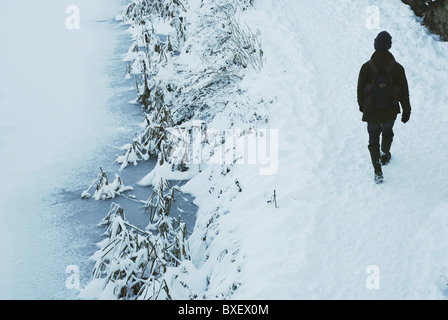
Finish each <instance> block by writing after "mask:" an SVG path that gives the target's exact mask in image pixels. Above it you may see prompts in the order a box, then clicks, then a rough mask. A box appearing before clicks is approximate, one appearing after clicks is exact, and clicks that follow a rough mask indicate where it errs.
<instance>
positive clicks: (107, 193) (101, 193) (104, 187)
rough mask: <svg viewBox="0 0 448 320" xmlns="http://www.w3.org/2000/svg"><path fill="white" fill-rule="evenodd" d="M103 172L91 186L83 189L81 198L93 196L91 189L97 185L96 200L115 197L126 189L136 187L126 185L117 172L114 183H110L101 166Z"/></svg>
mask: <svg viewBox="0 0 448 320" xmlns="http://www.w3.org/2000/svg"><path fill="white" fill-rule="evenodd" d="M100 170H101V173H99V174H98V177H97V178H96V180H95V181H94V182H93V183H92V184H91V185H90V187H89V188H88V189H87V190H85V191H83V192H82V194H81V198H83V199H88V198H90V197H92V196H91V195H90V193H89V191H90V189H92V188H93V187H94V186H95V185H96V190H95V193H94V194H93V198H94V199H95V200H108V199H114V198H115V197H116V196H117V195H122V194H123V193H124V192H126V191H131V190H133V189H134V188H132V187H130V186H126V185H125V184H124V183H123V180H122V179H121V177H120V176H119V175H118V174H115V179H114V181H113V182H112V183H109V179H108V178H107V175H106V173H105V172H104V171H103V169H102V168H100Z"/></svg>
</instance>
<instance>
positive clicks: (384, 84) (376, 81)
mask: <svg viewBox="0 0 448 320" xmlns="http://www.w3.org/2000/svg"><path fill="white" fill-rule="evenodd" d="M395 63H396V62H395V60H392V61H391V62H390V64H389V65H388V67H387V69H386V71H385V72H380V71H379V70H378V67H377V66H376V65H375V63H374V62H373V61H372V60H370V61H369V64H370V66H371V67H372V69H373V72H374V75H373V79H372V82H371V83H368V84H367V85H366V88H365V90H364V93H365V97H366V103H367V106H369V107H373V108H375V109H383V110H384V109H390V108H392V107H393V106H394V105H396V104H397V103H398V97H399V88H398V87H397V86H396V85H394V81H393V77H392V74H391V72H392V69H393V67H394V66H395Z"/></svg>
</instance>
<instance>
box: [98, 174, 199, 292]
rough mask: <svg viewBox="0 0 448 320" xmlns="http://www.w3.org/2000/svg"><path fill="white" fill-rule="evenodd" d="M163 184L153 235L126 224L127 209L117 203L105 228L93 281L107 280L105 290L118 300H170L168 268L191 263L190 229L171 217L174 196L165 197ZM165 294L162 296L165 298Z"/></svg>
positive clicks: (107, 217)
mask: <svg viewBox="0 0 448 320" xmlns="http://www.w3.org/2000/svg"><path fill="white" fill-rule="evenodd" d="M163 186H166V182H164V181H162V182H161V187H159V189H158V190H159V191H161V192H162V194H161V193H160V192H157V191H156V192H155V194H156V197H153V199H155V198H159V199H158V200H156V202H155V203H151V205H154V206H155V207H154V209H155V212H157V213H158V214H159V216H158V217H157V222H155V221H154V217H153V218H152V219H153V222H155V223H153V224H151V231H148V230H142V229H140V228H138V227H135V226H133V225H131V224H129V223H128V222H127V221H126V220H125V214H124V210H123V208H122V207H121V206H120V205H118V204H115V203H113V204H112V205H111V209H110V211H109V213H108V214H107V216H106V217H105V218H104V219H103V221H102V225H104V226H105V227H106V235H107V238H106V239H105V240H104V241H103V242H102V247H101V249H100V250H98V251H97V252H96V253H95V254H94V258H95V260H96V263H95V267H94V269H93V273H92V281H93V280H99V279H102V280H104V282H103V283H104V287H103V290H109V291H110V293H111V294H112V295H114V296H115V297H116V298H117V299H139V298H143V299H170V295H169V287H168V285H167V283H166V281H165V280H164V279H163V276H164V274H165V273H166V272H167V269H168V268H176V267H178V266H179V265H180V264H182V262H183V261H185V260H190V253H189V246H188V242H187V229H186V225H185V224H184V223H182V222H181V221H180V219H179V220H176V219H174V218H171V217H169V210H170V205H169V203H170V202H171V201H172V198H171V194H172V193H168V194H165V193H164V187H163ZM161 293H162V294H161Z"/></svg>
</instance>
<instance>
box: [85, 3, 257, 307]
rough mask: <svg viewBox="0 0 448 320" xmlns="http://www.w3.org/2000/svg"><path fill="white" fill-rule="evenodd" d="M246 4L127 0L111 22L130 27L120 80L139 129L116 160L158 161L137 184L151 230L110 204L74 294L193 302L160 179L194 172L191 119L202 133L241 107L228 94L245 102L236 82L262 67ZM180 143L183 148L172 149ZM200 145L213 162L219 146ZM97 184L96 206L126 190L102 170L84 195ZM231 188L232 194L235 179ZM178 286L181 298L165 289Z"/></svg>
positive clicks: (179, 231)
mask: <svg viewBox="0 0 448 320" xmlns="http://www.w3.org/2000/svg"><path fill="white" fill-rule="evenodd" d="M250 7H251V1H189V2H188V3H187V2H186V1H180V0H160V1H148V0H135V1H132V2H131V3H130V4H129V5H128V6H127V7H126V8H124V10H123V12H122V14H120V15H119V16H118V17H117V20H118V21H120V22H121V23H124V24H126V25H129V32H130V34H131V36H132V39H133V43H132V45H131V47H130V49H129V51H128V52H127V53H126V55H125V57H124V61H126V62H127V63H128V73H127V75H126V78H127V79H134V80H133V81H135V85H136V89H137V92H136V94H137V97H136V99H135V101H134V103H136V104H139V105H141V107H142V111H143V113H144V124H143V126H142V127H143V130H142V131H141V132H139V133H137V134H136V136H135V138H134V139H133V141H132V143H130V144H126V145H125V146H123V148H122V149H123V150H124V151H125V153H124V154H123V155H121V156H118V157H117V159H116V162H117V163H118V164H121V166H120V168H119V170H120V171H121V170H125V169H126V167H127V166H128V165H129V164H133V165H135V166H138V163H139V162H140V161H147V160H149V159H150V158H156V159H157V165H156V167H155V168H154V170H153V171H152V172H150V173H147V174H145V176H144V177H143V176H142V181H141V184H142V185H147V186H153V187H154V190H155V191H154V193H153V195H152V196H151V197H150V199H148V201H147V203H146V204H145V207H146V210H147V211H149V212H148V213H149V224H148V226H147V227H146V229H144V230H142V229H141V228H139V227H137V226H133V225H131V224H129V223H128V222H126V221H125V216H124V209H123V208H122V207H121V206H119V205H117V204H115V203H114V204H113V205H112V207H111V209H110V212H109V214H108V215H107V217H106V218H105V220H104V222H103V224H104V225H106V227H107V232H106V234H107V238H106V239H105V241H103V242H102V243H101V244H100V247H101V248H100V250H99V251H98V252H97V253H96V254H95V255H94V257H93V258H94V259H95V260H96V266H95V270H94V272H93V279H92V281H91V283H90V284H89V286H88V287H87V288H86V289H85V290H84V292H83V293H82V295H81V296H84V297H90V296H92V295H94V292H97V295H98V296H100V297H103V298H104V297H108V298H110V297H115V298H118V299H121V298H123V299H172V298H195V297H198V293H197V292H195V290H193V289H190V288H189V285H188V284H187V283H185V282H182V281H181V280H175V279H176V278H177V277H179V274H182V273H185V272H186V271H185V269H186V266H189V268H193V265H192V263H191V255H190V252H189V245H188V241H187V238H186V236H187V233H186V226H185V225H184V224H183V223H181V222H180V221H178V220H176V219H174V218H170V217H169V213H170V206H171V202H172V201H173V199H174V195H173V193H174V192H176V189H175V188H171V189H170V188H169V184H168V180H169V179H171V180H173V179H181V180H182V179H189V178H192V177H193V176H195V175H197V174H198V173H199V171H200V170H199V169H198V166H200V165H201V163H193V161H192V157H191V152H192V148H191V141H190V139H184V140H182V138H190V137H191V135H192V134H193V130H194V129H195V127H194V126H192V125H191V123H190V120H194V123H197V122H198V121H199V123H200V125H199V127H200V129H201V130H205V131H207V123H210V121H212V120H213V119H214V118H215V116H216V114H217V113H218V112H221V111H223V106H227V105H232V106H233V108H241V105H240V103H239V101H236V100H235V98H236V97H242V98H243V99H246V103H247V104H249V103H250V102H249V100H250V99H249V97H248V96H247V95H245V94H246V93H245V92H243V90H242V89H241V86H240V84H241V82H242V80H243V78H244V76H245V73H246V70H249V69H250V70H252V71H255V72H259V71H260V70H261V68H262V66H263V51H262V48H261V43H260V39H261V38H260V34H259V32H257V31H255V32H254V31H252V30H251V29H250V28H249V27H248V26H247V25H245V24H243V23H241V22H240V21H239V14H240V13H241V12H242V11H245V10H248V9H249V8H250ZM257 118H258V117H257ZM257 118H254V119H257ZM189 123H190V125H189ZM229 128H230V127H229ZM179 133H180V136H179ZM179 138H180V139H179ZM232 139H233V137H232ZM179 142H182V143H185V145H182V146H181V147H180V146H179ZM199 143H200V144H201V149H202V148H204V149H206V150H208V151H209V156H212V155H213V154H214V153H215V151H214V149H215V148H216V147H217V146H218V147H219V146H222V145H223V144H225V140H224V141H223V140H222V139H221V141H217V140H216V139H212V137H211V136H210V139H205V140H202V139H201V140H200V142H199ZM201 160H203V159H201ZM218 164H219V159H218ZM231 164H233V163H231ZM226 170H228V169H226ZM101 171H102V170H101ZM224 174H225V173H224ZM95 184H96V191H95V194H94V195H93V197H94V199H96V200H100V199H101V200H105V199H106V200H107V199H113V198H114V197H115V196H116V195H121V194H122V193H123V192H125V191H129V190H132V188H131V187H125V186H124V185H123V183H122V181H121V179H120V176H119V174H116V178H115V181H114V182H113V183H111V184H109V183H108V181H107V176H106V175H105V173H104V172H103V171H102V173H101V174H100V175H99V176H98V179H97V180H96V181H95V182H94V183H93V184H92V185H91V186H90V188H89V189H88V190H86V191H84V192H83V194H82V197H83V198H89V197H90V194H89V190H90V189H91V188H92V187H93V186H94V185H95ZM235 186H237V187H238V188H239V186H238V182H237V181H235ZM166 187H168V191H165V188H166ZM169 270H170V271H169ZM177 282H179V283H181V284H182V286H181V288H182V289H183V290H182V291H183V292H182V293H179V292H176V291H175V290H174V292H173V290H172V287H173V286H174V287H176V284H173V283H177ZM177 286H179V285H177ZM232 287H233V289H236V288H237V285H233V286H232ZM232 287H231V288H232ZM231 288H230V289H231ZM178 290H179V289H178ZM98 292H99V293H98ZM229 294H230V293H229ZM229 294H227V293H226V295H229Z"/></svg>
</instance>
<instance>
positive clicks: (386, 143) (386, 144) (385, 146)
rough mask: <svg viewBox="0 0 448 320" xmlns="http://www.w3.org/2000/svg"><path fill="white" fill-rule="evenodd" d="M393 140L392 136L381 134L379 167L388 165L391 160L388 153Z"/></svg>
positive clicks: (390, 155)
mask: <svg viewBox="0 0 448 320" xmlns="http://www.w3.org/2000/svg"><path fill="white" fill-rule="evenodd" d="M393 140H394V134H393V133H392V134H383V138H382V141H381V165H383V166H385V165H387V164H389V162H390V160H391V159H392V154H391V153H390V147H391V146H392V141H393Z"/></svg>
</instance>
